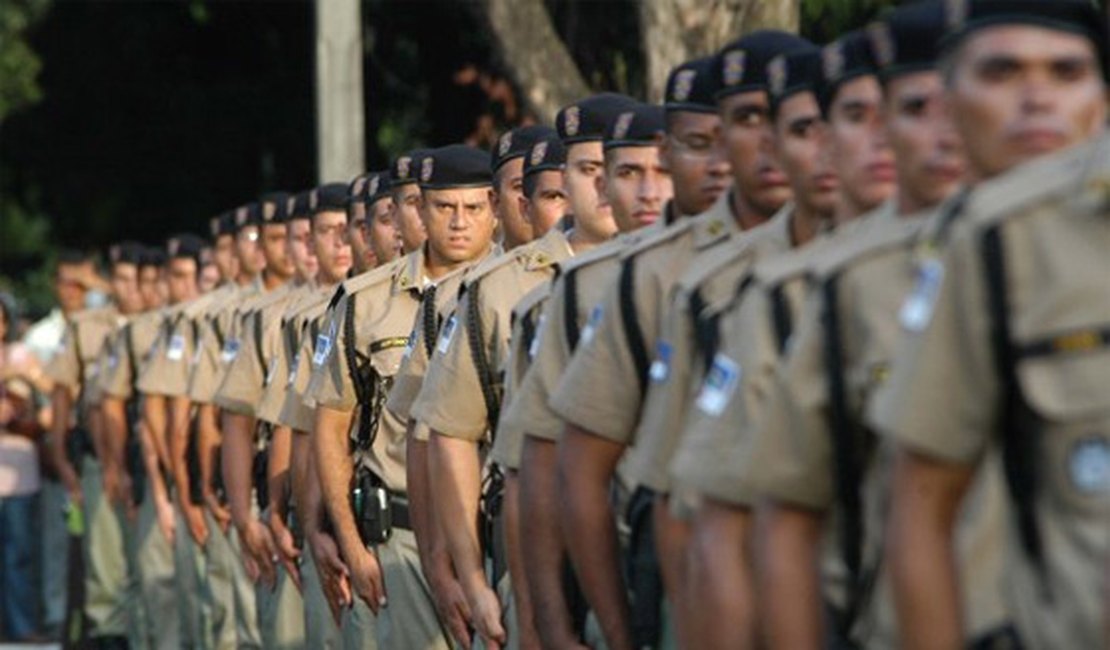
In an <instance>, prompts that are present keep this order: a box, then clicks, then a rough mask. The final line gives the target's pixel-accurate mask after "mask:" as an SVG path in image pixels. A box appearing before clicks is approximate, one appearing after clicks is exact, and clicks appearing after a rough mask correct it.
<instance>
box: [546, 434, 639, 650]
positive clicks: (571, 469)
mask: <svg viewBox="0 0 1110 650" xmlns="http://www.w3.org/2000/svg"><path fill="white" fill-rule="evenodd" d="M616 447H618V446H617V445H615V444H614V443H611V442H609V441H606V440H603V439H602V438H600V437H598V436H595V435H593V434H592V433H589V432H588V431H585V430H584V429H580V428H578V427H576V426H574V425H569V424H568V425H567V429H566V433H565V434H564V436H563V438H562V440H560V441H559V444H558V445H557V448H558V456H559V460H558V468H559V469H558V480H559V491H560V493H561V494H563V496H564V498H563V500H562V501H561V502H560V517H559V520H560V524H561V526H562V529H563V531H564V536H565V537H564V539H565V540H566V542H567V550H568V551H569V552H570V559H571V562H572V563H573V564H574V568H575V573H576V575H577V576H578V578H579V580H580V584H581V585H582V591H583V592H584V593H585V595H586V600H588V601H589V602H590V606H591V607H592V608H593V610H594V612H595V613H596V615H597V617H598V621H599V622H600V624H601V629H602V631H603V632H604V634H605V640H606V642H607V643H608V645H609V647H610V649H611V650H630V649H631V648H632V625H631V615H630V612H629V603H628V598H627V596H626V595H625V594H626V593H627V591H626V589H625V585H624V580H623V578H622V577H621V573H620V548H619V545H618V540H617V529H616V522H615V521H614V518H613V511H612V508H611V507H610V505H609V485H610V481H611V479H612V472H613V469H614V468H615V467H616V461H615V459H619V457H620V450H619V449H617V448H616Z"/></svg>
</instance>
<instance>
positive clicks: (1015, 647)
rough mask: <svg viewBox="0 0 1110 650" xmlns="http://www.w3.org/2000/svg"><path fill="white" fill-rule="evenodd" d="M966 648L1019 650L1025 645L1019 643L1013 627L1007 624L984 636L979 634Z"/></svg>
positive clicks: (1019, 638) (972, 649)
mask: <svg viewBox="0 0 1110 650" xmlns="http://www.w3.org/2000/svg"><path fill="white" fill-rule="evenodd" d="M967 647H968V650H1021V649H1022V648H1024V647H1025V644H1023V643H1022V642H1021V637H1020V636H1018V633H1017V630H1016V629H1015V628H1014V626H1013V625H1010V624H1009V623H1007V624H1005V625H1002V626H1000V627H996V628H994V629H993V630H991V631H990V632H987V633H986V634H980V635H979V636H977V637H975V638H974V639H972V640H971V643H969V644H968V646H967Z"/></svg>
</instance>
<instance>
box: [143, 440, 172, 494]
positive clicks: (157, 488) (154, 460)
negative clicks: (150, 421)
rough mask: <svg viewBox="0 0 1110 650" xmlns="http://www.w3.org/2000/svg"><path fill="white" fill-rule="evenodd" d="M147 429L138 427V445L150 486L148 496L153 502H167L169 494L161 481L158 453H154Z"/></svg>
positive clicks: (164, 483) (152, 442)
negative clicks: (140, 448) (152, 498)
mask: <svg viewBox="0 0 1110 650" xmlns="http://www.w3.org/2000/svg"><path fill="white" fill-rule="evenodd" d="M151 438H152V436H151V435H150V430H148V429H147V427H146V426H145V425H144V426H140V427H139V444H140V445H141V446H142V450H143V465H144V466H145V467H146V477H147V481H148V484H149V485H150V494H151V496H153V497H154V499H155V501H161V502H164V503H165V502H169V500H170V493H169V488H168V487H167V486H166V482H165V481H164V480H163V479H162V468H161V464H160V463H159V461H158V453H157V452H155V451H154V441H153V440H152V439H151Z"/></svg>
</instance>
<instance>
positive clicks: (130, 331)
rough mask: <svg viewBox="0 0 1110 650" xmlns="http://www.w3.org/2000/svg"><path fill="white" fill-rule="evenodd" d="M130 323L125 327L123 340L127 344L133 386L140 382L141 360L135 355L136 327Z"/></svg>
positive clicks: (128, 364) (128, 363)
mask: <svg viewBox="0 0 1110 650" xmlns="http://www.w3.org/2000/svg"><path fill="white" fill-rule="evenodd" d="M133 325H134V324H133V323H128V324H127V325H125V326H124V328H123V342H124V344H125V345H126V346H127V366H128V369H129V370H130V371H131V387H132V388H134V387H135V385H136V384H138V383H139V362H138V360H137V359H136V356H135V331H134V330H135V328H134V327H133Z"/></svg>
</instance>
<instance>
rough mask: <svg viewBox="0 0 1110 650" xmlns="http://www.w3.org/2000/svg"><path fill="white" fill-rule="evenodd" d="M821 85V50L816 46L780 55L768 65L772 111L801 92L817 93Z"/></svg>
mask: <svg viewBox="0 0 1110 650" xmlns="http://www.w3.org/2000/svg"><path fill="white" fill-rule="evenodd" d="M820 83H821V50H819V49H817V47H816V46H813V47H807V48H803V49H800V50H795V51H793V52H791V53H790V54H780V55H778V56H776V57H775V58H773V59H771V62H770V63H768V64H767V86H768V88H767V95H768V97H769V98H770V100H771V107H772V110H776V111H777V110H778V107H779V106H781V105H782V103H783V102H784V101H786V100H787V99H789V98H790V97H792V96H794V95H796V94H798V93H800V92H813V93H816V92H817V89H818V86H819V85H820Z"/></svg>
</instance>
